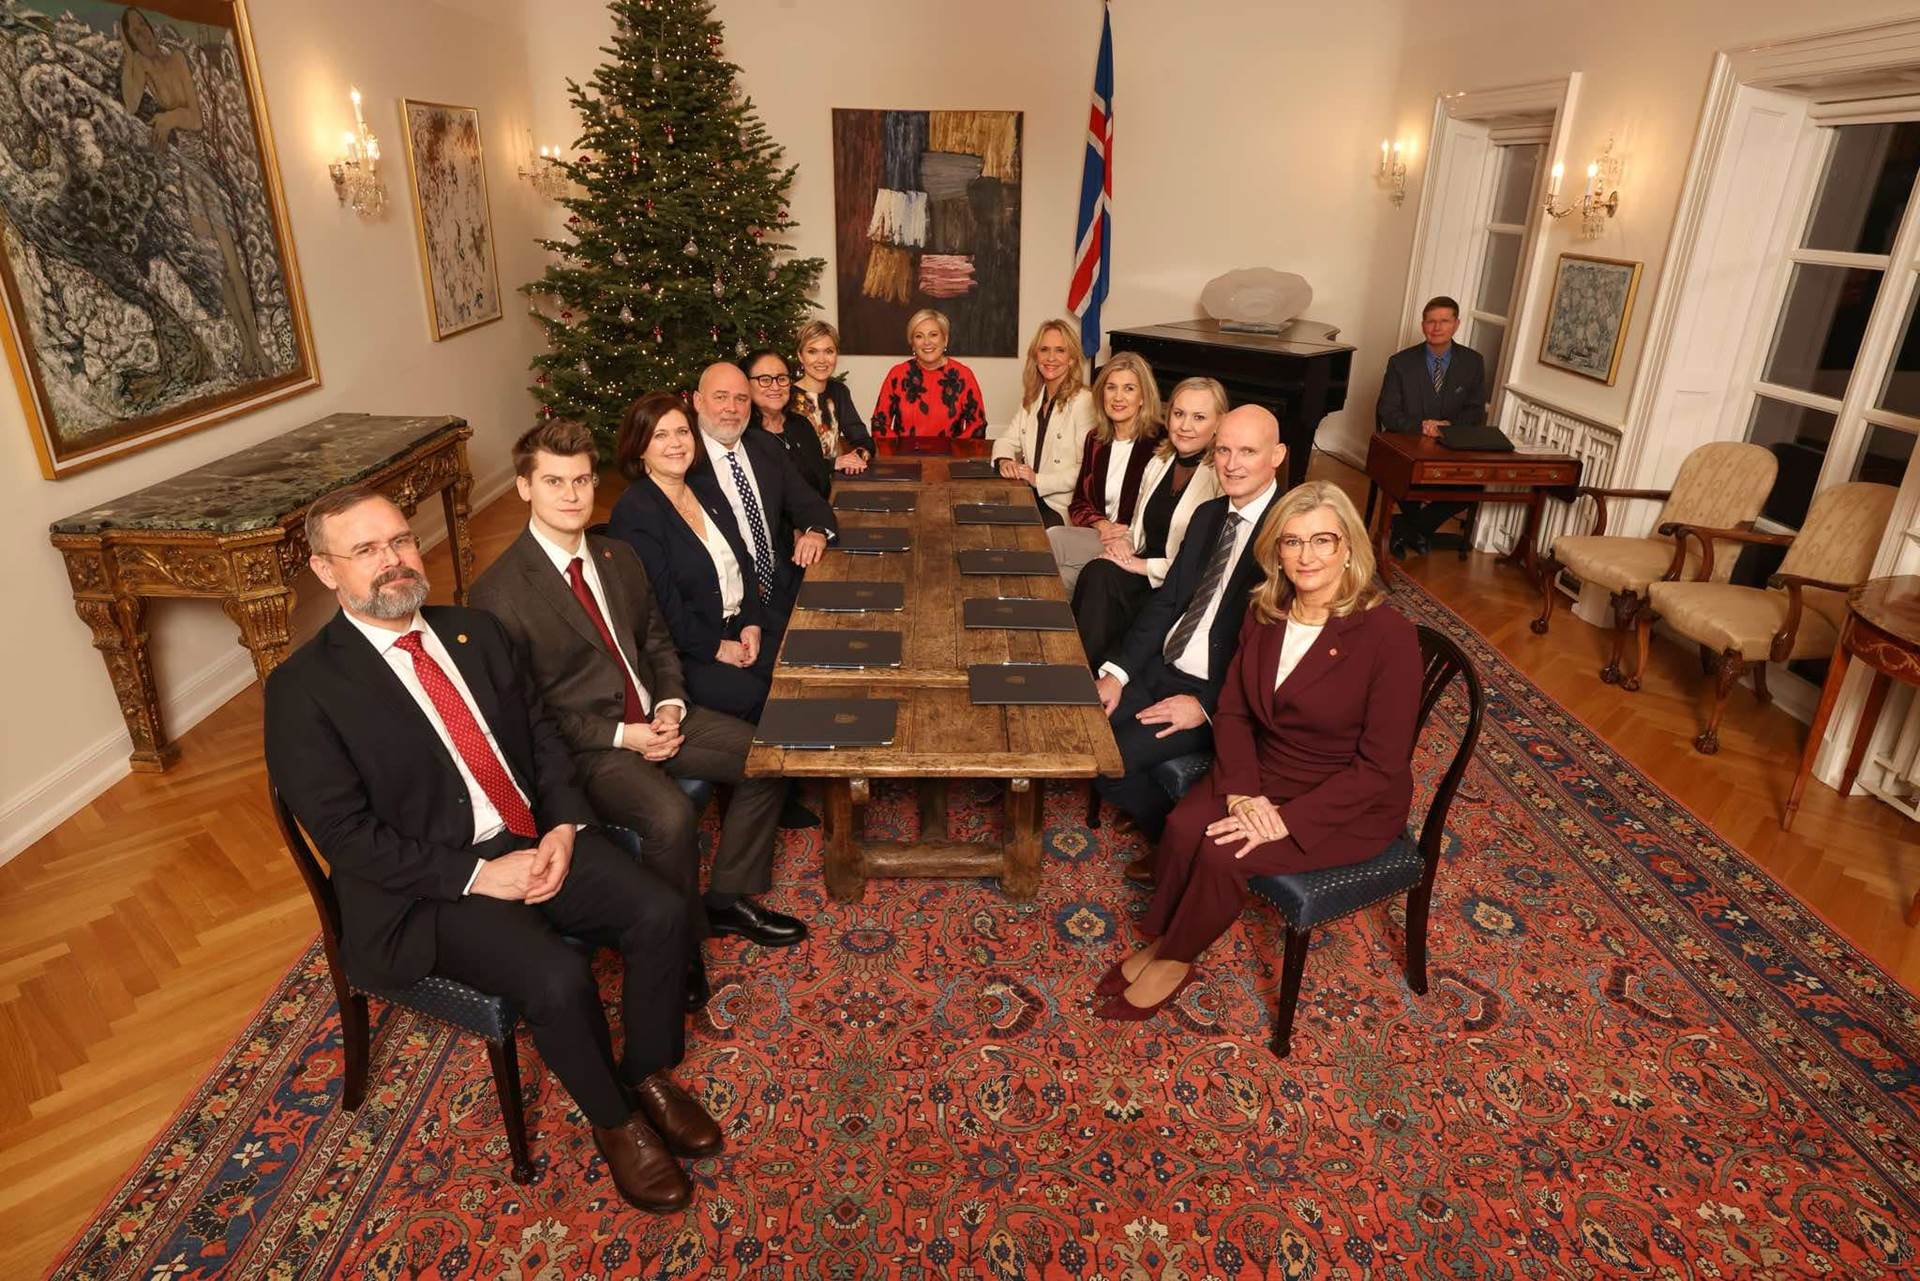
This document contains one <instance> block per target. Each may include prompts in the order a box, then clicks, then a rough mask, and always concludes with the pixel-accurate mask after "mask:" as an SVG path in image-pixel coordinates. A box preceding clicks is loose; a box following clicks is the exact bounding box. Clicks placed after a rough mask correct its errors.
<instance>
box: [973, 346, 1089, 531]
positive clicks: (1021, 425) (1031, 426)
mask: <svg viewBox="0 0 1920 1281" xmlns="http://www.w3.org/2000/svg"><path fill="white" fill-rule="evenodd" d="M1086 367H1087V358H1086V356H1085V355H1084V354H1083V353H1082V352H1081V350H1080V339H1079V337H1078V336H1077V335H1076V334H1075V333H1074V331H1073V326H1071V325H1069V324H1068V323H1067V322H1066V321H1064V320H1049V321H1046V322H1044V323H1042V324H1041V326H1040V328H1039V329H1038V330H1036V331H1035V332H1034V335H1033V341H1032V342H1030V343H1028V344H1027V363H1026V368H1025V369H1023V370H1022V371H1021V374H1020V411H1019V412H1018V413H1016V414H1015V415H1014V416H1013V421H1012V422H1010V423H1008V424H1007V429H1006V430H1005V431H1004V432H1002V433H1000V436H999V438H998V439H997V440H995V441H994V442H993V460H994V462H995V463H996V464H998V465H999V468H1000V474H1001V475H1002V476H1005V477H1006V478H1007V479H1008V480H1024V481H1026V482H1027V483H1028V484H1029V485H1032V486H1033V489H1034V493H1035V494H1036V495H1037V496H1038V498H1039V505H1040V519H1041V521H1042V522H1043V523H1045V525H1046V526H1047V528H1049V529H1051V528H1053V527H1055V526H1057V525H1064V524H1066V523H1067V504H1068V503H1070V502H1072V501H1073V483H1074V481H1076V480H1077V479H1079V477H1080V457H1081V450H1082V447H1083V446H1084V445H1085V444H1086V439H1087V433H1088V432H1090V431H1092V430H1093V419H1094V414H1093V393H1092V392H1091V391H1089V390H1087V375H1086Z"/></svg>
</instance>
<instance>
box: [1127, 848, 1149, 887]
mask: <svg viewBox="0 0 1920 1281" xmlns="http://www.w3.org/2000/svg"><path fill="white" fill-rule="evenodd" d="M1124 875H1125V876H1126V878H1127V879H1128V880H1129V881H1132V882H1133V883H1134V884H1135V885H1147V886H1151V885H1152V884H1153V855H1151V854H1142V855H1141V856H1140V857H1139V858H1137V859H1135V860H1133V862H1131V863H1129V864H1127V870H1126V872H1125V873H1124Z"/></svg>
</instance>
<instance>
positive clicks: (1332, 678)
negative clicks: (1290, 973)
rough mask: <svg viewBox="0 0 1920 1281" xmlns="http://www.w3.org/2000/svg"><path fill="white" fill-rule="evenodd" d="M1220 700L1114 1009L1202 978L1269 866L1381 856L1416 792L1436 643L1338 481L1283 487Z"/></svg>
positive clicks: (1112, 978) (1282, 868)
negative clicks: (1196, 780)
mask: <svg viewBox="0 0 1920 1281" xmlns="http://www.w3.org/2000/svg"><path fill="white" fill-rule="evenodd" d="M1254 555H1255V556H1256V557H1258V559H1259V563H1260V565H1261V566H1262V567H1263V568H1264V569H1265V570H1266V574H1267V578H1266V581H1265V582H1264V583H1262V584H1261V586H1260V587H1259V588H1257V589H1256V590H1255V592H1254V595H1253V598H1252V600H1251V601H1250V602H1249V604H1248V608H1247V621H1246V623H1245V624H1244V626H1243V627H1242V629H1241V632H1240V646H1239V649H1238V650H1237V651H1236V652H1235V654H1234V657H1233V662H1232V664H1231V665H1230V666H1229V667H1228V669H1227V675H1226V683H1225V685H1224V686H1223V687H1222V689H1221V694H1220V705H1219V709H1218V710H1217V711H1216V712H1215V713H1214V718H1213V738H1214V763H1213V769H1212V771H1211V772H1210V773H1209V774H1208V775H1207V777H1206V779H1205V780H1204V781H1203V782H1202V783H1200V784H1198V785H1196V786H1195V787H1194V788H1193V789H1192V790H1190V791H1189V792H1188V793H1187V794H1186V796H1185V797H1183V798H1182V799H1181V801H1180V804H1179V805H1178V806H1177V807H1176V808H1175V809H1174V811H1173V814H1172V816H1171V817H1169V818H1168V820H1167V828H1166V832H1165V834H1164V835H1163V836H1162V837H1161V840H1160V848H1159V855H1158V860H1157V862H1156V864H1155V867H1154V879H1155V889H1154V895H1153V902H1152V904H1151V905H1150V906H1149V907H1148V908H1147V914H1146V917H1145V918H1144V919H1143V920H1142V921H1141V923H1140V931H1141V933H1142V934H1144V935H1146V936H1147V937H1148V938H1149V939H1151V940H1152V941H1151V942H1149V943H1148V944H1147V945H1146V946H1145V947H1142V948H1140V949H1139V950H1137V951H1136V952H1134V953H1133V955H1131V956H1129V957H1127V958H1126V959H1125V960H1124V961H1122V962H1120V963H1119V964H1118V965H1115V966H1114V967H1113V968H1112V969H1111V970H1109V971H1108V972H1107V974H1106V976H1105V977H1104V978H1102V979H1101V980H1100V988H1099V995H1098V996H1097V998H1096V1000H1098V1001H1100V1002H1101V1004H1100V1005H1099V1007H1098V1013H1099V1014H1100V1015H1101V1017H1103V1018H1110V1019H1144V1018H1148V1017H1150V1016H1151V1015H1152V1014H1153V1013H1154V1011H1156V1010H1158V1009H1159V1008H1160V1006H1161V1005H1164V1004H1165V1003H1166V1002H1167V1001H1169V1000H1171V999H1172V998H1173V997H1174V996H1176V995H1177V994H1178V993H1179V992H1180V991H1181V990H1182V989H1183V988H1185V987H1186V986H1187V985H1188V984H1189V983H1191V982H1192V981H1193V979H1194V973H1195V971H1194V968H1193V962H1194V959H1195V958H1196V957H1198V956H1199V954H1200V953H1201V952H1202V951H1203V950H1204V949H1205V948H1206V947H1207V945H1208V944H1210V943H1212V942H1213V941H1214V940H1215V939H1217V938H1219V937H1220V935H1222V934H1224V933H1226V931H1227V929H1228V928H1229V927H1230V926H1231V925H1232V924H1233V922H1234V921H1235V920H1237V919H1238V918H1239V915H1240V908H1241V905H1242V904H1243V903H1244V902H1245V901H1246V895H1247V881H1248V880H1249V878H1251V877H1255V876H1268V875H1274V874H1290V873H1299V872H1308V871H1313V870H1315V869H1317V868H1323V867H1340V866H1343V865H1345V864H1348V863H1359V862H1363V861H1365V860H1366V859H1369V858H1372V857H1374V856H1375V855H1376V854H1379V853H1380V852H1381V851H1383V850H1385V849H1386V848H1387V846H1388V845H1390V844H1392V843H1393V841H1394V840H1395V839H1397V838H1398V837H1399V836H1400V835H1401V834H1402V833H1403V832H1404V831H1405V830H1406V825H1407V811H1408V809H1409V807H1410V806H1411V805H1412V803H1413V771H1412V758H1413V740H1414V727H1415V721H1416V719H1417V716H1418V713H1419V703H1420V672H1421V661H1420V643H1419V640H1418V638H1417V636H1416V634H1415V632H1414V628H1413V624H1412V623H1410V622H1408V621H1407V620H1406V619H1405V618H1404V617H1402V616H1401V615H1400V614H1398V613H1397V612H1395V611H1394V610H1393V609H1392V608H1391V607H1389V606H1387V605H1386V603H1385V595H1384V593H1383V592H1381V590H1380V589H1379V588H1378V587H1376V586H1375V585H1374V582H1373V572H1374V560H1373V550H1372V545H1371V544H1370V543H1369V541H1368V538H1367V533H1366V527H1365V525H1364V523H1363V522H1362V521H1361V519H1360V514H1359V513H1358V512H1357V511H1355V510H1354V507H1353V502H1352V500H1350V499H1349V498H1348V497H1347V496H1346V494H1344V493H1343V492H1341V491H1340V490H1339V489H1338V488H1337V487H1335V486H1333V485H1331V484H1328V483H1327V482H1325V481H1310V482H1308V483H1307V484H1305V485H1301V486H1299V487H1297V488H1295V489H1293V490H1291V491H1290V492H1288V493H1287V494H1285V495H1283V496H1282V497H1281V498H1280V500H1279V502H1278V503H1277V504H1276V505H1275V510H1274V512H1273V513H1272V516H1271V518H1270V519H1269V520H1268V521H1267V522H1266V525H1265V528H1264V530H1263V532H1262V533H1261V535H1260V538H1259V541H1258V542H1257V543H1256V544H1255V545H1254Z"/></svg>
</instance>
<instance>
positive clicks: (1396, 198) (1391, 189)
mask: <svg viewBox="0 0 1920 1281" xmlns="http://www.w3.org/2000/svg"><path fill="white" fill-rule="evenodd" d="M1373 180H1374V181H1375V182H1376V183H1378V184H1380V185H1381V186H1382V187H1385V188H1386V189H1387V199H1388V200H1390V201H1392V202H1393V207H1394V208H1396V209H1398V208H1399V207H1400V206H1401V205H1402V204H1403V203H1405V201H1406V199H1407V161H1406V158H1405V157H1404V156H1403V155H1402V154H1401V149H1400V144H1399V143H1397V142H1388V141H1387V140H1385V139H1384V138H1383V139H1381V141H1380V163H1379V165H1378V166H1377V167H1375V169H1374V171H1373Z"/></svg>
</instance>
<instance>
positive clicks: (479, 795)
mask: <svg viewBox="0 0 1920 1281" xmlns="http://www.w3.org/2000/svg"><path fill="white" fill-rule="evenodd" d="M341 612H342V613H345V612H346V611H344V610H343V611H341ZM346 618H347V621H348V622H349V623H352V624H353V625H354V626H355V627H356V628H358V629H359V631H360V634H361V635H362V636H365V637H366V638H367V643H368V644H370V645H372V646H373V650H374V653H376V654H378V655H380V657H381V658H382V659H383V660H385V662H386V664H387V666H388V667H390V668H392V669H393V674H394V675H395V676H398V677H399V678H400V683H401V684H402V685H404V686H406V688H407V693H408V694H410V695H412V697H413V701H414V702H416V703H418V704H419V705H420V711H421V713H422V714H423V715H424V716H425V717H426V718H427V723H428V724H429V725H431V726H433V732H434V733H436V734H438V735H439V736H440V742H441V744H442V746H444V747H445V748H446V749H447V755H448V756H451V757H452V758H453V767H454V768H455V769H457V770H459V771H460V781H461V782H462V783H465V784H466V785H467V799H468V800H469V801H470V802H471V803H472V805H473V843H474V844H475V845H478V844H480V842H482V841H489V840H492V839H493V838H494V837H496V836H498V835H499V834H500V833H502V832H504V831H506V830H507V821H506V820H505V819H503V818H501V817H500V811H499V810H497V809H495V808H494V806H493V802H492V801H491V800H489V799H488V798H487V793H486V789H485V788H483V787H481V786H480V780H479V779H476V778H475V777H474V776H473V771H472V770H470V769H468V768H467V761H466V758H465V757H463V756H461V755H460V749H459V748H458V747H455V746H454V743H453V735H452V734H450V733H448V732H447V727H446V723H445V722H443V721H442V720H441V719H440V712H439V709H437V708H436V707H434V705H433V698H432V696H431V695H429V694H428V693H427V687H426V686H424V685H422V684H421V683H420V677H419V675H418V674H417V673H416V672H415V671H414V667H413V655H412V654H409V653H408V652H407V651H406V650H404V649H401V648H400V638H401V637H402V636H405V635H406V634H407V632H419V633H420V635H421V637H422V640H421V648H422V649H424V650H425V651H426V653H427V655H428V656H429V657H431V658H432V659H433V661H434V662H436V663H438V664H440V670H441V671H443V672H445V673H446V674H447V679H448V680H450V681H452V682H453V687H454V688H455V689H456V690H458V691H460V698H461V700H462V701H463V702H465V703H466V705H467V710H468V711H469V712H471V713H472V714H473V720H474V723H475V724H477V725H478V726H479V727H480V732H481V733H482V734H484V735H486V738H487V746H488V747H489V748H491V749H492V750H493V754H494V755H495V756H496V757H498V758H499V760H500V768H502V769H503V770H506V773H507V780H508V781H509V782H511V783H512V784H513V790H514V791H516V792H520V799H521V800H523V801H526V802H527V808H528V809H529V810H531V809H532V808H533V802H532V801H531V800H530V799H528V797H527V794H526V793H525V792H524V791H521V788H520V784H519V782H518V780H516V779H515V778H514V777H513V770H512V768H511V767H509V766H508V765H507V754H506V753H505V752H503V751H501V750H500V744H499V742H498V741H496V740H495V739H494V737H493V727H492V726H490V725H488V724H487V718H486V717H485V716H483V715H481V714H480V705H479V704H478V703H476V702H474V700H473V691H472V690H470V689H468V688H467V681H466V678H465V677H464V676H462V675H461V674H460V668H459V665H458V664H456V663H455V662H454V661H453V655H452V654H449V653H448V652H447V647H446V646H445V645H443V644H441V643H440V637H439V636H438V635H436V634H435V633H434V630H433V629H432V628H431V627H428V626H427V624H426V622H425V621H424V620H423V619H422V618H421V617H420V615H418V614H415V615H414V616H413V622H412V623H411V624H410V625H408V627H407V628H406V629H405V631H398V632H393V631H388V630H387V629H386V628H384V627H376V626H374V625H373V624H372V623H368V622H363V621H361V620H360V619H358V618H355V617H354V616H353V615H352V614H347V615H346ZM485 861H486V860H484V859H475V860H474V863H473V876H469V877H468V878H467V887H466V889H464V890H462V891H460V892H461V893H462V894H465V893H467V892H468V891H470V890H472V889H473V878H474V877H475V876H478V875H480V868H481V865H482V864H483V863H485Z"/></svg>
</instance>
